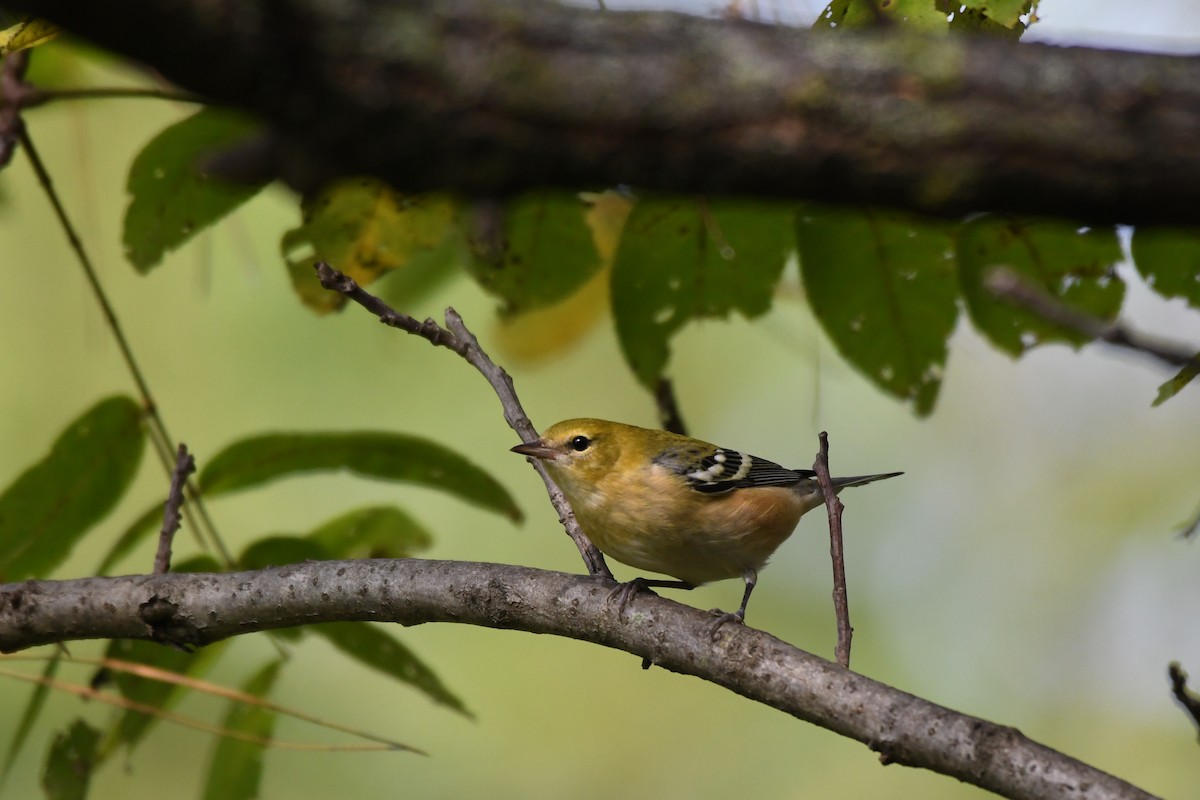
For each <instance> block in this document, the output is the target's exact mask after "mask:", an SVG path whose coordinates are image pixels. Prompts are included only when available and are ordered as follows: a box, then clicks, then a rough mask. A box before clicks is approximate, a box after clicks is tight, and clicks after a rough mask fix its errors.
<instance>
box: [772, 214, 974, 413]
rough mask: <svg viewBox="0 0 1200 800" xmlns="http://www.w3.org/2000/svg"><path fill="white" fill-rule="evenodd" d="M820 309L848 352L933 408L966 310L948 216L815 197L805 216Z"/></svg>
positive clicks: (890, 388)
mask: <svg viewBox="0 0 1200 800" xmlns="http://www.w3.org/2000/svg"><path fill="white" fill-rule="evenodd" d="M796 229H797V240H798V243H799V249H800V272H801V275H802V276H803V278H804V286H805V290H806V291H807V294H808V301H809V304H810V305H811V306H812V309H813V314H815V315H816V317H817V319H818V320H820V322H821V325H822V327H824V329H825V332H826V333H827V334H829V338H830V339H831V340H832V341H833V343H834V345H835V346H836V347H837V349H838V351H839V352H840V353H841V354H842V355H843V356H845V358H846V360H847V361H849V362H850V363H851V364H853V365H854V366H856V367H857V368H858V369H859V370H861V371H862V373H863V374H864V375H866V376H867V377H868V378H870V379H871V380H872V381H874V382H875V383H876V384H877V385H879V386H880V387H881V388H883V389H884V390H885V391H887V392H889V393H891V394H893V395H895V396H897V397H900V398H903V399H905V400H909V401H911V402H912V403H913V409H914V411H916V413H917V414H920V415H925V414H928V413H929V412H930V411H932V410H933V406H934V402H935V401H936V400H937V394H938V390H939V388H940V387H941V383H942V370H943V368H944V367H945V364H946V341H947V340H948V339H949V338H950V335H951V334H952V333H953V332H954V323H955V321H956V320H957V319H958V285H957V283H956V281H955V274H954V262H953V253H952V250H951V241H950V237H949V234H948V231H947V229H946V227H945V226H944V225H938V224H936V223H933V222H923V221H920V222H919V221H916V220H914V219H912V218H910V217H905V216H902V215H900V214H895V213H880V212H871V211H841V210H835V209H829V208H824V207H819V206H808V207H805V208H803V209H802V210H801V211H800V215H799V218H798V220H797V228H796Z"/></svg>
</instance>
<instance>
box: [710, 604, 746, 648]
mask: <svg viewBox="0 0 1200 800" xmlns="http://www.w3.org/2000/svg"><path fill="white" fill-rule="evenodd" d="M708 613H709V614H712V615H713V616H714V617H716V619H714V620H713V621H712V623H710V624H709V626H708V635H709V637H710V638H711V639H712V640H713V641H714V642H715V641H716V640H717V634H719V633H720V632H721V628H723V627H724V626H725V625H727V624H729V623H731V622H734V623H737V624H738V625H745V624H746V612H744V611H742V610H741V609H738V610H737V611H733V612H729V611H722V610H721V609H719V608H714V609H712V610H711V611H709V612H708Z"/></svg>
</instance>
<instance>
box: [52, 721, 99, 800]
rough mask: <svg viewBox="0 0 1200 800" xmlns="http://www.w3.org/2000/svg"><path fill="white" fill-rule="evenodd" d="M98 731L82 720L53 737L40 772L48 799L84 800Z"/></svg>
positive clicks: (90, 775) (97, 743)
mask: <svg viewBox="0 0 1200 800" xmlns="http://www.w3.org/2000/svg"><path fill="white" fill-rule="evenodd" d="M99 743H100V732H99V731H97V730H96V729H95V728H93V727H92V726H91V725H88V724H87V723H86V722H84V721H83V720H82V719H77V720H75V722H74V723H73V724H72V725H71V727H70V728H69V729H68V730H67V732H66V733H60V734H58V735H57V736H55V737H54V742H53V743H52V744H51V745H50V752H49V754H48V755H47V757H46V767H45V769H44V770H43V772H42V788H44V789H45V790H46V797H48V798H50V800H83V798H85V797H87V793H88V785H89V784H90V783H91V781H92V771H93V770H94V769H95V767H96V762H97V756H98V754H97V751H96V748H97V746H98V745H99Z"/></svg>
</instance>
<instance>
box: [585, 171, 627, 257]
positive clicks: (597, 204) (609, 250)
mask: <svg viewBox="0 0 1200 800" xmlns="http://www.w3.org/2000/svg"><path fill="white" fill-rule="evenodd" d="M579 197H580V199H581V200H583V202H585V203H587V204H588V210H587V213H585V214H584V215H583V221H584V222H585V223H587V226H588V229H589V230H590V231H591V232H592V243H593V244H594V245H595V247H596V255H598V256H599V257H600V262H601V263H602V264H603V265H604V266H606V267H611V266H612V262H613V259H614V258H616V255H617V248H618V247H619V246H620V244H621V232H622V231H624V230H625V223H626V221H627V220H628V219H629V212H631V211H633V206H634V199H633V197H631V196H630V195H628V194H625V193H624V192H617V191H613V190H612V189H607V190H605V191H603V192H583V193H582V194H580V195H579Z"/></svg>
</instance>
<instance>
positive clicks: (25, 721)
mask: <svg viewBox="0 0 1200 800" xmlns="http://www.w3.org/2000/svg"><path fill="white" fill-rule="evenodd" d="M63 651H64V648H59V649H57V650H55V651H54V654H53V655H51V656H50V657H49V658H48V659H46V667H45V669H43V670H42V682H41V683H39V684H37V685H35V686H34V687H33V692H31V693H30V695H29V702H28V703H26V704H25V711H24V712H23V713H22V714H21V721H20V722H19V723H18V724H17V731H16V733H14V734H13V738H12V741H11V742H9V743H8V752H7V753H5V755H4V767H3V768H2V769H0V790H2V789H3V787H4V781H5V780H6V779H7V778H8V776H9V775H11V774H12V766H13V764H15V763H16V761H17V756H19V755H20V754H21V749H22V748H24V747H25V742H26V741H28V739H29V732H30V731H31V730H32V729H33V725H34V723H35V722H37V719H38V717H39V716H41V713H42V708H43V707H45V705H46V698H47V697H48V696H49V694H50V686H49V681H51V680H53V679H54V676H55V675H57V674H58V667H59V665H60V664H62V654H63ZM0 796H3V791H0Z"/></svg>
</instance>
